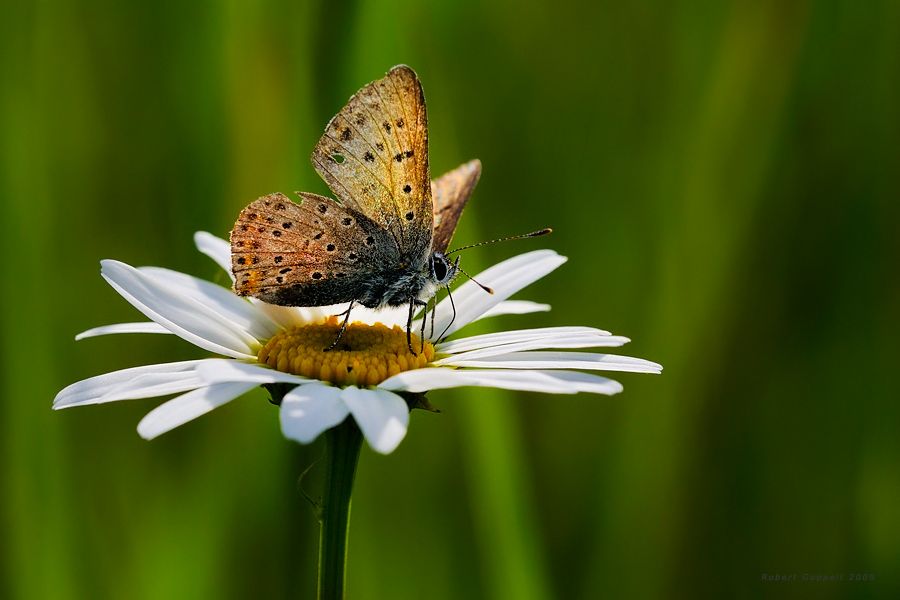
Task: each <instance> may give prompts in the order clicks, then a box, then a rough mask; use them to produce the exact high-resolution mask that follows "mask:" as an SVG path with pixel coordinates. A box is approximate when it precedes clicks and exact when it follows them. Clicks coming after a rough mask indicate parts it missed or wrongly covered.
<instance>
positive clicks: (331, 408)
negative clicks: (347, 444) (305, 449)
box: [281, 383, 350, 444]
mask: <svg viewBox="0 0 900 600" xmlns="http://www.w3.org/2000/svg"><path fill="white" fill-rule="evenodd" d="M349 413H350V409H349V408H347V405H346V404H344V401H343V400H341V389H340V388H336V387H331V386H328V385H322V384H318V383H317V384H315V385H305V386H302V387H298V388H296V389H293V390H291V391H290V392H288V393H287V394H285V396H284V400H283V401H282V402H281V431H282V433H284V437H286V438H290V439H292V440H297V441H298V442H300V443H301V444H308V443H310V442H312V441H313V440H314V439H316V438H317V437H319V435H320V434H321V433H322V432H323V431H325V430H326V429H330V428H332V427H334V426H335V425H338V424H339V423H341V422H342V421H343V420H344V419H346V418H347V415H348V414H349Z"/></svg>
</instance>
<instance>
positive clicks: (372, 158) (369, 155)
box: [363, 151, 375, 162]
mask: <svg viewBox="0 0 900 600" xmlns="http://www.w3.org/2000/svg"><path fill="white" fill-rule="evenodd" d="M363 158H365V159H366V162H375V156H374V155H373V154H372V153H371V152H368V151H367V152H366V153H365V155H364V156H363Z"/></svg>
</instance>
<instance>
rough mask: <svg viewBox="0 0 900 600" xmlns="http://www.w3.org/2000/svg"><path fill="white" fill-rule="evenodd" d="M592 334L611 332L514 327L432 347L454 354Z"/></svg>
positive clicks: (564, 328) (588, 328)
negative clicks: (513, 328) (537, 340)
mask: <svg viewBox="0 0 900 600" xmlns="http://www.w3.org/2000/svg"><path fill="white" fill-rule="evenodd" d="M584 334H592V335H596V336H611V335H612V334H611V333H610V332H608V331H603V330H602V329H594V328H593V327H540V328H537V329H516V330H513V331H500V332H497V333H486V334H484V335H475V336H471V337H467V338H460V339H458V340H451V341H449V342H444V343H442V344H437V345H436V346H435V347H434V349H435V351H437V352H446V353H450V354H456V353H459V352H468V351H470V350H478V349H480V348H491V347H493V346H500V345H503V344H515V343H518V342H524V341H528V340H536V339H543V338H555V337H564V336H571V335H584Z"/></svg>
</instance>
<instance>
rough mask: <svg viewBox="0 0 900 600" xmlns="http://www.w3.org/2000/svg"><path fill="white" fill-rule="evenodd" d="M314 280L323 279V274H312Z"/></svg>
mask: <svg viewBox="0 0 900 600" xmlns="http://www.w3.org/2000/svg"><path fill="white" fill-rule="evenodd" d="M312 278H313V279H322V274H321V273H319V272H318V271H316V272H315V273H313V274H312Z"/></svg>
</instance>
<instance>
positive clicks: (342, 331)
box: [322, 300, 356, 352]
mask: <svg viewBox="0 0 900 600" xmlns="http://www.w3.org/2000/svg"><path fill="white" fill-rule="evenodd" d="M354 302H356V300H351V301H350V306H348V307H347V310H346V311H344V312H342V313H341V314H340V315H338V316H339V317H340V316H343V315H346V316H345V317H344V322H343V323H341V330H340V331H339V332H338V336H337V339H336V340H334V342H332V344H331V345H330V346H328V347H327V348H325V349H324V350H322V352H328V351H329V350H334V347H335V346H337V345H338V342H340V341H341V337H343V335H344V330H345V329H347V323H348V322H349V321H350V311H351V310H353V303H354Z"/></svg>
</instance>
